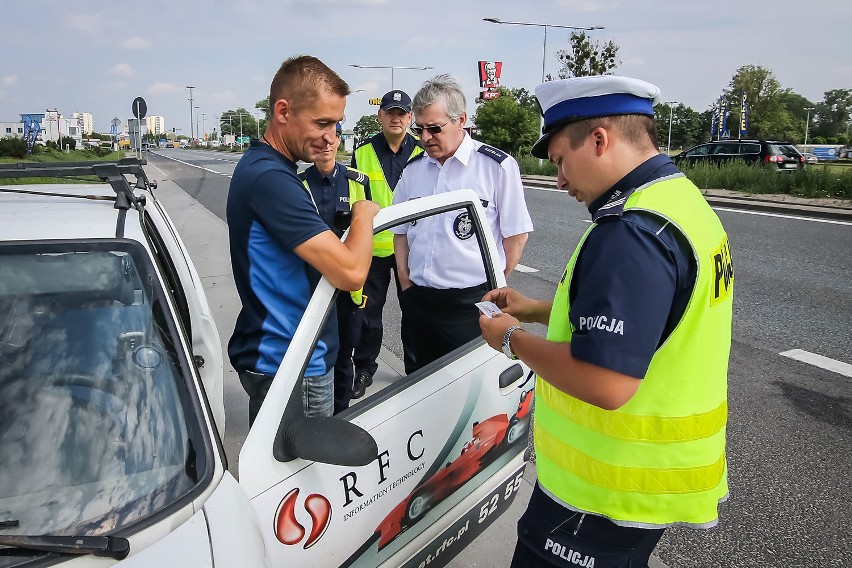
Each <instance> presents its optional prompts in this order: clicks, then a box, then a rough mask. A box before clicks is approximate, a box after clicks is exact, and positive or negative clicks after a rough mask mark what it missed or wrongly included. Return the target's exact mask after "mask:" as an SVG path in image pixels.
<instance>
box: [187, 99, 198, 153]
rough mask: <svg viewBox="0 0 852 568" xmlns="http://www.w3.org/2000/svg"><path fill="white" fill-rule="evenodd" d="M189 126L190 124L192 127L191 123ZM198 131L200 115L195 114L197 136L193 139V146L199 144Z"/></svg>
mask: <svg viewBox="0 0 852 568" xmlns="http://www.w3.org/2000/svg"><path fill="white" fill-rule="evenodd" d="M192 108H199V107H192ZM189 126H190V128H192V125H191V124H190V125H189ZM198 132H199V131H198V115H196V116H195V138H193V140H192V145H193V146H198Z"/></svg>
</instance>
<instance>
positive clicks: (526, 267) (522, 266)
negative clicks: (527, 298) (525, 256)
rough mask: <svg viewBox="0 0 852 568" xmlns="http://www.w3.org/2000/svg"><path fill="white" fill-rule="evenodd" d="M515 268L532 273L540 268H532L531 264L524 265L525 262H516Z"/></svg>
mask: <svg viewBox="0 0 852 568" xmlns="http://www.w3.org/2000/svg"><path fill="white" fill-rule="evenodd" d="M515 270H517V271H518V272H526V273H527V274H531V273H533V272H538V268H532V267H531V266H524V265H523V264H516V265H515Z"/></svg>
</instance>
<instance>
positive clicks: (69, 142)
mask: <svg viewBox="0 0 852 568" xmlns="http://www.w3.org/2000/svg"><path fill="white" fill-rule="evenodd" d="M59 145H60V146H61V149H62V150H65V147H66V146H68V149H69V150H76V149H77V141H76V140H74V139H73V138H71V137H70V136H63V137H62V138H61V139H60V140H59Z"/></svg>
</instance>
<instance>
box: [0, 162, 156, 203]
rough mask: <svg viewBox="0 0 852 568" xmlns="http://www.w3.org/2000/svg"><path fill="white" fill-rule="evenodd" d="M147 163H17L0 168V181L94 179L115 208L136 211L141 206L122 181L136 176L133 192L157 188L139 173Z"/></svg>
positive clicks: (143, 174)
mask: <svg viewBox="0 0 852 568" xmlns="http://www.w3.org/2000/svg"><path fill="white" fill-rule="evenodd" d="M147 163H148V162H147V160H145V159H142V160H140V159H139V158H122V159H121V160H118V161H117V162H106V161H91V162H51V163H49V164H45V163H41V162H17V163H13V164H0V179H9V178H33V177H74V176H91V175H94V176H97V177H98V178H100V179H101V180H102V181H105V182H107V183H109V184H110V186H111V187H112V189H113V190H114V191H115V208H116V209H123V210H127V209H130V207H131V206H135V207H137V208H138V207H139V206H140V205H144V203H140V202H139V200H138V199H137V197H136V196H135V195H134V194H133V189H131V188H130V185H129V184H128V182H127V179H126V178H125V177H124V176H125V175H126V174H133V175H134V176H136V182H135V184H134V188H135V189H149V190H150V189H155V188H156V187H157V182H149V181H148V176H147V175H145V170H144V169H142V166H143V165H145V164H147ZM27 193H29V192H27Z"/></svg>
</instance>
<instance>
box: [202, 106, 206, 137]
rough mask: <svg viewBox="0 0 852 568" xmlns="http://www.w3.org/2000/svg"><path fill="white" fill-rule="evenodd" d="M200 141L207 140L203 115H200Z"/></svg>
mask: <svg viewBox="0 0 852 568" xmlns="http://www.w3.org/2000/svg"><path fill="white" fill-rule="evenodd" d="M201 139H202V140H204V141H206V140H207V125H206V124H204V113H203V112H202V113H201Z"/></svg>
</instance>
